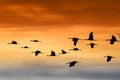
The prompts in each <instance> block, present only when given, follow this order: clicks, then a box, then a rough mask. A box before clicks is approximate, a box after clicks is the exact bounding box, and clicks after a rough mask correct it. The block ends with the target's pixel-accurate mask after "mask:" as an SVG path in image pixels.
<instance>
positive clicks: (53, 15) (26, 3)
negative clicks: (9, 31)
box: [0, 0, 120, 29]
mask: <svg viewBox="0 0 120 80" xmlns="http://www.w3.org/2000/svg"><path fill="white" fill-rule="evenodd" d="M119 14H120V1H119V0H109V1H108V0H106V1H105V0H84V1H83V0H74V1H73V0H57V1H56V0H1V1H0V24H1V25H9V26H12V27H15V28H16V27H20V28H24V27H29V28H30V27H37V28H40V29H41V28H45V27H47V28H48V27H50V28H57V27H59V26H58V25H62V26H63V27H65V26H66V25H67V26H68V25H69V26H71V25H85V26H86V25H87V26H89V25H92V26H98V27H101V26H103V27H119V25H120V15H119ZM43 26H44V27H43ZM0 27H1V28H4V27H7V26H0Z"/></svg>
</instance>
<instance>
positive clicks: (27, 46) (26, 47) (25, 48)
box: [21, 46, 30, 49]
mask: <svg viewBox="0 0 120 80" xmlns="http://www.w3.org/2000/svg"><path fill="white" fill-rule="evenodd" d="M21 48H25V49H27V48H30V47H28V46H23V47H21Z"/></svg>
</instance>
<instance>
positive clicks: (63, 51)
mask: <svg viewBox="0 0 120 80" xmlns="http://www.w3.org/2000/svg"><path fill="white" fill-rule="evenodd" d="M61 51H62V53H60V54H67V53H69V52H66V51H65V50H63V49H62V50H61Z"/></svg>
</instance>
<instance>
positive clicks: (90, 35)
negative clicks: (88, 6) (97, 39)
mask: <svg viewBox="0 0 120 80" xmlns="http://www.w3.org/2000/svg"><path fill="white" fill-rule="evenodd" d="M88 40H94V39H93V32H91V33H90V34H89V38H88Z"/></svg>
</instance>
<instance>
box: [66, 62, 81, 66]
mask: <svg viewBox="0 0 120 80" xmlns="http://www.w3.org/2000/svg"><path fill="white" fill-rule="evenodd" d="M76 63H81V62H78V61H72V62H69V63H66V64H69V67H74V66H75V64H76Z"/></svg>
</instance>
